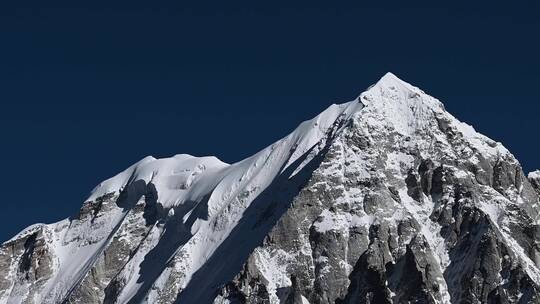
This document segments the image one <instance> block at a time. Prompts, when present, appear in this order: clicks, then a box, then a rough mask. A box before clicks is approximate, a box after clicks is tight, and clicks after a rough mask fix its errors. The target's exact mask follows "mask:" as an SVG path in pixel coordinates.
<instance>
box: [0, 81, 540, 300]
mask: <svg viewBox="0 0 540 304" xmlns="http://www.w3.org/2000/svg"><path fill="white" fill-rule="evenodd" d="M539 203H540V172H539V171H536V172H532V173H530V174H529V175H528V176H525V174H524V173H523V171H522V169H521V167H520V165H519V162H518V161H517V160H516V159H515V158H514V156H513V155H512V154H511V153H510V152H509V151H508V150H507V149H505V148H504V147H503V146H502V145H501V144H500V143H498V142H495V141H493V140H491V139H489V138H487V137H485V136H483V135H481V134H479V133H477V132H476V131H475V130H474V129H473V128H472V127H471V126H469V125H467V124H464V123H462V122H460V121H458V120H457V119H456V118H454V117H453V116H452V115H450V114H449V113H448V112H446V111H445V109H444V106H443V104H442V103H441V102H439V101H438V100H437V99H435V98H433V97H431V96H429V95H427V94H425V93H424V92H423V91H421V90H420V89H418V88H416V87H414V86H412V85H410V84H408V83H406V82H403V81H401V80H399V79H398V78H397V77H396V76H394V75H393V74H390V73H388V74H386V75H385V76H384V77H383V78H382V79H381V80H380V81H378V82H377V83H376V84H375V85H373V86H371V87H370V88H369V89H368V90H367V91H365V92H363V93H362V94H361V95H360V96H359V97H358V99H356V100H354V101H351V102H349V103H345V104H340V105H332V106H330V107H329V108H328V109H326V110H325V111H324V112H322V113H321V114H320V115H318V116H317V117H315V118H313V119H312V120H309V121H306V122H304V123H302V124H300V126H299V127H298V128H296V130H294V131H293V132H292V133H291V134H289V135H288V136H286V137H284V138H283V139H281V140H279V141H277V142H275V143H273V144H272V145H270V146H269V147H267V148H265V149H264V150H262V151H260V152H259V153H257V154H255V155H253V156H251V157H249V158H247V159H245V160H242V161H240V162H238V163H234V164H226V163H223V162H222V161H220V160H219V159H217V158H215V157H194V156H191V155H186V154H181V155H175V156H173V157H171V158H165V159H155V158H153V157H146V158H144V159H143V160H141V161H139V162H138V163H136V164H134V165H133V166H131V167H129V168H128V169H126V170H125V171H123V172H121V173H120V174H118V175H116V176H114V177H112V178H110V179H108V180H106V181H104V182H103V183H101V184H100V185H98V186H97V187H96V188H95V189H94V190H93V191H92V193H91V195H90V197H89V198H88V199H87V200H86V202H84V203H83V205H82V207H81V209H80V212H79V214H77V215H74V216H73V217H70V218H68V219H65V220H63V221H60V222H58V223H54V224H36V225H33V226H30V227H28V228H26V229H25V230H23V231H22V232H20V233H19V234H18V235H16V236H14V237H13V238H12V239H10V240H8V241H6V242H4V243H3V244H2V246H1V247H0V303H409V302H411V303H413V302H414V303H540V268H539V266H540V226H539V218H540V216H539V212H540V205H539Z"/></svg>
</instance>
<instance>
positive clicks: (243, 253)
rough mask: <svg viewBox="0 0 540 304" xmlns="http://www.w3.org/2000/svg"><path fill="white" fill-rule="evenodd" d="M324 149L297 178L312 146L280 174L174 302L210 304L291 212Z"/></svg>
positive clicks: (245, 212)
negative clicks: (273, 229) (284, 216)
mask: <svg viewBox="0 0 540 304" xmlns="http://www.w3.org/2000/svg"><path fill="white" fill-rule="evenodd" d="M330 143H331V139H328V141H327V142H326V145H325V147H324V148H323V149H322V150H321V151H320V152H319V153H318V154H317V155H316V156H315V157H314V158H313V159H312V160H310V161H309V162H308V164H307V165H306V166H304V167H303V168H302V169H301V170H300V171H299V172H298V173H297V174H296V175H294V176H293V177H292V178H289V177H290V176H291V174H292V173H293V172H294V171H295V169H297V168H298V167H299V166H300V164H301V163H302V162H303V161H304V160H305V159H306V158H307V156H308V155H309V153H310V152H311V151H312V149H313V147H312V148H311V149H310V150H309V151H307V152H306V153H305V154H303V156H302V157H301V158H299V159H298V160H296V161H295V162H294V163H292V164H291V165H290V166H289V167H288V168H287V169H286V170H285V171H283V172H282V173H281V174H279V175H278V176H277V177H276V178H275V179H274V180H273V181H272V183H271V184H270V185H269V186H268V187H267V188H266V189H265V190H264V191H263V192H262V193H261V194H260V195H259V196H257V198H255V199H254V200H253V201H252V203H251V204H250V205H249V207H248V208H247V209H246V210H245V211H244V214H243V215H242V218H241V220H240V221H239V222H238V224H237V225H236V226H235V227H234V228H233V230H232V231H231V233H230V234H229V236H228V237H227V238H226V239H225V240H224V241H223V243H222V244H221V245H220V246H219V247H218V248H217V249H216V250H215V252H214V253H213V254H212V256H211V257H210V258H209V259H208V261H207V262H206V263H205V264H204V265H203V266H202V267H201V268H200V269H199V270H198V271H197V272H196V273H195V274H194V275H193V277H192V279H191V280H190V282H189V283H188V285H187V286H186V288H184V290H183V291H182V292H180V294H179V295H178V296H177V298H176V301H175V303H211V302H212V300H213V299H214V297H215V296H216V292H217V289H218V288H219V287H220V286H223V285H224V284H225V283H227V282H228V281H230V280H232V279H233V278H234V276H235V275H236V274H238V273H239V272H240V270H241V269H242V266H243V264H244V262H245V261H246V260H247V258H248V257H249V255H250V254H251V253H252V252H253V250H254V249H255V248H256V247H257V246H259V245H261V244H262V241H263V239H264V237H265V236H266V235H268V233H269V232H270V230H271V229H272V227H274V225H275V224H276V223H277V221H278V220H279V219H280V218H281V216H282V215H283V214H284V213H285V212H286V211H287V210H288V209H289V207H290V205H291V204H292V202H293V199H294V197H296V196H297V195H298V193H299V192H300V190H301V189H302V187H303V186H304V185H305V184H306V183H307V182H308V181H309V179H310V178H311V176H312V173H313V171H314V170H315V169H316V168H318V167H319V165H320V164H321V162H322V161H323V159H324V156H325V155H326V153H327V152H328V150H329V145H330Z"/></svg>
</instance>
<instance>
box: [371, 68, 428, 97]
mask: <svg viewBox="0 0 540 304" xmlns="http://www.w3.org/2000/svg"><path fill="white" fill-rule="evenodd" d="M372 90H376V91H395V92H398V91H405V92H413V93H418V94H424V92H423V91H422V90H420V89H419V88H417V87H415V86H413V85H411V84H410V83H408V82H406V81H403V80H401V79H400V78H399V77H397V76H396V75H395V74H393V73H392V72H388V73H386V74H384V76H383V77H381V79H379V81H377V82H376V83H375V84H374V85H372V86H371V87H369V89H368V90H367V91H368V92H369V91H372Z"/></svg>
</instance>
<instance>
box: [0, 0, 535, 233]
mask: <svg viewBox="0 0 540 304" xmlns="http://www.w3.org/2000/svg"><path fill="white" fill-rule="evenodd" d="M6 2H7V1H3V3H2V4H1V5H0V41H1V44H0V102H1V105H2V107H1V111H0V139H1V142H2V143H1V146H0V157H1V159H2V160H3V168H2V169H3V170H2V174H0V182H1V185H2V200H1V204H2V212H0V241H2V240H5V239H7V238H9V237H10V236H12V235H13V234H15V233H16V232H18V231H19V230H21V229H22V228H24V227H25V226H28V225H29V224H32V223H35V222H52V221H56V220H60V219H62V218H65V217H67V216H69V215H71V214H75V213H76V212H77V210H78V209H79V207H80V205H81V203H82V202H83V200H84V199H85V198H86V197H87V195H88V193H89V191H90V190H91V189H92V188H93V187H94V186H95V185H97V184H98V183H99V182H100V181H102V180H104V179H106V178H108V177H110V176H112V175H114V174H116V173H117V172H119V171H121V170H123V169H124V168H126V167H128V166H129V165H130V164H132V163H134V162H136V161H137V160H139V159H141V158H143V157H144V156H146V155H153V156H155V157H166V156H170V155H174V154H177V153H190V154H194V155H199V156H201V155H216V156H218V157H219V158H221V159H222V160H224V161H227V162H234V161H238V160H240V159H242V158H244V157H246V156H249V155H251V154H253V153H254V152H256V151H258V150H259V149H261V148H263V147H264V146H266V145H268V144H270V143H271V142H273V141H274V140H276V139H278V138H280V137H282V136H284V135H286V134H287V133H288V132H289V131H291V130H292V129H293V128H294V127H295V126H296V125H297V124H298V123H300V122H301V121H302V120H305V119H308V118H311V117H312V116H314V115H316V114H317V113H318V112H320V111H322V110H323V109H324V108H326V107H327V106H328V105H329V104H331V103H333V102H345V101H349V100H352V99H353V98H355V97H356V96H357V95H358V94H359V93H360V92H361V91H362V90H364V89H365V88H366V87H368V86H369V85H370V84H372V83H373V82H375V81H376V80H377V79H378V78H379V77H381V76H382V75H383V74H384V73H385V72H387V71H392V72H394V73H395V74H397V75H398V76H399V77H401V78H402V79H404V80H406V81H408V82H411V83H412V84H414V85H417V86H419V87H421V88H422V89H424V90H425V91H426V92H428V93H430V94H431V95H434V96H436V97H438V98H439V99H441V100H442V101H443V102H444V103H445V104H446V107H447V109H449V110H450V111H451V112H452V113H453V114H454V115H455V116H457V117H458V118H460V119H461V120H463V121H466V122H469V123H471V124H473V125H474V126H475V127H476V129H477V130H480V131H481V132H483V133H484V134H486V135H488V136H490V137H492V138H494V139H496V140H499V141H502V142H503V143H504V144H505V145H506V146H507V147H508V148H509V149H510V150H511V151H512V152H513V153H514V154H515V155H516V156H517V157H518V159H519V160H520V161H521V163H522V164H523V166H524V168H525V169H526V170H531V169H533V168H540V158H539V157H538V151H539V146H540V141H539V140H538V131H539V128H538V126H539V125H540V121H539V116H540V99H539V97H538V88H539V81H540V76H539V71H540V55H539V54H540V42H539V40H540V39H539V35H540V34H539V33H540V18H539V17H538V16H540V6H539V5H538V1H533V0H531V1H528V2H527V1H512V2H505V3H508V4H507V5H503V4H501V3H497V2H496V1H495V2H494V1H490V2H488V1H485V2H484V1H480V2H478V1H474V2H475V4H471V3H469V2H473V1H469V2H465V1H464V2H463V3H464V4H463V5H461V4H459V3H460V2H458V4H455V6H453V7H438V6H434V4H426V3H420V2H413V3H412V4H411V2H410V1H407V2H405V1H401V2H399V3H391V2H384V3H385V4H384V5H366V6H359V5H351V4H349V3H344V2H339V3H340V5H341V6H340V7H338V6H335V5H338V2H332V1H321V2H318V1H311V2H306V3H304V4H303V5H298V6H291V4H287V5H288V6H280V5H279V3H276V2H273V1H265V2H262V1H251V2H245V3H239V2H236V4H235V5H233V4H231V3H230V2H227V1H223V4H211V5H210V4H207V6H203V5H202V3H201V4H199V5H195V4H193V3H191V4H189V3H188V2H184V1H177V2H176V3H175V4H171V3H160V4H159V5H160V6H157V4H156V6H155V7H149V6H148V4H146V5H139V4H137V3H135V2H133V1H131V2H124V3H119V2H116V3H118V4H114V5H117V6H110V5H112V4H110V3H109V4H106V5H102V4H99V3H98V2H96V1H88V3H85V2H86V1H69V2H66V3H64V4H58V2H57V3H56V4H55V5H50V3H49V2H51V1H40V2H38V3H37V4H36V3H31V2H28V1H12V2H13V3H16V4H17V5H19V6H17V7H8V6H6ZM109 2H112V1H109ZM148 2H150V1H148ZM181 2H182V4H180V3H181ZM431 2H442V1H431ZM445 2H446V1H445ZM152 3H156V2H152ZM173 3H174V2H173ZM198 3H200V2H198ZM225 3H226V4H227V5H226V6H225ZM254 3H257V4H254ZM404 3H407V5H409V6H408V7H405V6H404ZM510 3H511V6H509V5H510ZM23 5H26V6H23ZM43 5H49V6H43ZM74 5H76V6H74ZM332 5H334V6H332Z"/></svg>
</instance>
